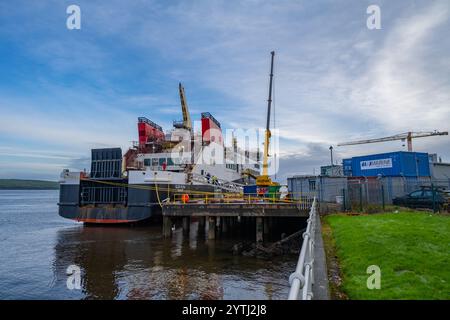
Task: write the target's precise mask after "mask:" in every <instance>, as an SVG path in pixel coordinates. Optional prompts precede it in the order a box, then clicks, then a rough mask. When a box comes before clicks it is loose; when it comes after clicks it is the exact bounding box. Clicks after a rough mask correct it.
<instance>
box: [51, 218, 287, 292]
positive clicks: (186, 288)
mask: <svg viewBox="0 0 450 320" xmlns="http://www.w3.org/2000/svg"><path fill="white" fill-rule="evenodd" d="M197 229H198V223H196V222H195V223H192V224H191V228H190V233H189V235H183V232H182V230H181V229H177V230H175V232H174V234H173V237H172V238H171V239H163V238H162V235H161V228H160V227H159V226H146V227H132V228H130V227H99V226H93V227H88V226H76V227H73V228H65V229H61V230H59V231H58V232H57V241H56V245H55V261H54V263H53V268H54V274H55V279H56V282H57V283H58V284H59V285H60V287H62V286H63V285H64V284H65V282H66V280H67V275H66V269H67V267H68V266H69V265H71V264H75V265H78V266H80V268H81V269H82V290H81V291H79V294H80V295H81V297H80V298H85V299H285V297H286V295H287V290H288V287H287V285H288V284H287V277H288V275H289V273H290V272H291V271H292V270H293V268H294V266H295V260H296V257H295V256H291V257H282V258H280V257H277V258H274V260H273V261H267V260H258V259H255V258H251V257H242V256H233V255H232V254H231V247H232V245H233V244H234V243H235V242H236V240H232V239H226V238H223V239H222V238H221V239H217V240H215V241H207V240H205V237H204V233H200V236H199V233H198V230H197Z"/></svg>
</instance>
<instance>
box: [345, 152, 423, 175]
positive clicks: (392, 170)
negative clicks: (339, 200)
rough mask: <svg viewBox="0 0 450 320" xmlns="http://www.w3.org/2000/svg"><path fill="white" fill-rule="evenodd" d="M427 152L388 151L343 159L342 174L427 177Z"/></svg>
mask: <svg viewBox="0 0 450 320" xmlns="http://www.w3.org/2000/svg"><path fill="white" fill-rule="evenodd" d="M428 159H429V158H428V153H424V152H406V151H398V152H389V153H379V154H371V155H366V156H360V157H353V158H351V159H343V160H342V165H343V167H344V175H346V176H354V177H361V176H363V177H376V176H379V175H381V176H387V177H395V176H403V177H429V176H430V165H429V160H428Z"/></svg>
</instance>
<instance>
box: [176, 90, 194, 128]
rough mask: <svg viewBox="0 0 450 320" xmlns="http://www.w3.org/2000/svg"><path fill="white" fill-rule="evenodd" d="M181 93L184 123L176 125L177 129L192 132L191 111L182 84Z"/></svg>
mask: <svg viewBox="0 0 450 320" xmlns="http://www.w3.org/2000/svg"><path fill="white" fill-rule="evenodd" d="M178 89H179V91H180V101H181V111H182V112H183V121H182V122H181V123H174V125H175V126H176V127H181V128H184V129H187V130H192V122H191V116H190V115H189V109H188V106H187V102H186V95H185V94H184V88H183V86H182V85H181V82H180V83H179V84H178Z"/></svg>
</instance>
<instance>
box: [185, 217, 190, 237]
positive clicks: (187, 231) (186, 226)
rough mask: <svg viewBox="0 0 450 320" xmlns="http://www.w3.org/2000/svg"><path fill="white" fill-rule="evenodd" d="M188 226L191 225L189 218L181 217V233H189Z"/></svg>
mask: <svg viewBox="0 0 450 320" xmlns="http://www.w3.org/2000/svg"><path fill="white" fill-rule="evenodd" d="M190 227H191V218H190V217H183V233H185V234H189V229H190Z"/></svg>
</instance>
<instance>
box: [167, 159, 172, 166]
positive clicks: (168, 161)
mask: <svg viewBox="0 0 450 320" xmlns="http://www.w3.org/2000/svg"><path fill="white" fill-rule="evenodd" d="M167 165H168V166H173V159H172V158H167Z"/></svg>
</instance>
